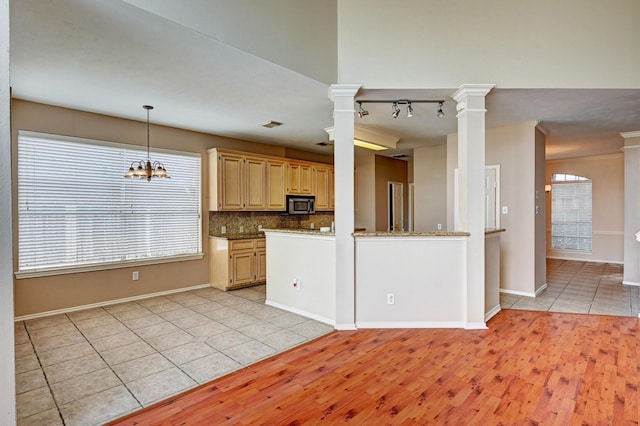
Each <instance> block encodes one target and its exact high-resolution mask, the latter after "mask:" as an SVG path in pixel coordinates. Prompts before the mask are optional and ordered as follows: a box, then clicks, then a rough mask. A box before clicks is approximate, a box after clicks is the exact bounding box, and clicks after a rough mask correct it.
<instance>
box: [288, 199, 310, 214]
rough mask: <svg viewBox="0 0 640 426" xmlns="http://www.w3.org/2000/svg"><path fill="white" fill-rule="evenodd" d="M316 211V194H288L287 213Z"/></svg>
mask: <svg viewBox="0 0 640 426" xmlns="http://www.w3.org/2000/svg"><path fill="white" fill-rule="evenodd" d="M315 212H316V197H315V195H287V213H289V214H312V213H315Z"/></svg>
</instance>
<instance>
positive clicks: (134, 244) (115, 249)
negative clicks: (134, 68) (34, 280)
mask: <svg viewBox="0 0 640 426" xmlns="http://www.w3.org/2000/svg"><path fill="white" fill-rule="evenodd" d="M145 158H146V148H145V147H140V146H135V145H124V144H116V143H109V142H101V141H93V140H84V139H78V138H70V137H63V136H54V135H44V134H38V133H33V132H25V131H20V132H19V136H18V269H19V272H28V271H31V272H35V271H43V270H45V271H46V270H59V269H73V268H78V267H87V266H91V265H108V264H116V265H117V264H120V263H127V262H134V261H142V260H152V259H163V258H170V257H176V256H184V255H193V254H198V253H200V252H201V247H202V234H201V229H202V225H201V219H200V203H201V197H200V167H201V165H200V163H201V161H200V154H194V153H186V152H178V151H166V150H158V149H153V150H152V152H151V158H152V160H157V161H160V162H162V163H164V165H165V166H166V167H167V168H168V170H169V173H170V174H171V179H154V180H152V181H151V182H147V181H146V180H139V179H125V178H124V177H123V176H124V173H125V171H126V170H127V169H128V168H129V165H130V164H131V162H132V161H135V160H141V159H145Z"/></svg>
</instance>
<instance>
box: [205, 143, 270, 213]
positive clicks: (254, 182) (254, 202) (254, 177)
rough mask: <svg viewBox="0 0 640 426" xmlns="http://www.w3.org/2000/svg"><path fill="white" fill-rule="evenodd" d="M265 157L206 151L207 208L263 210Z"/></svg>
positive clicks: (265, 172)
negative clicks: (207, 158) (207, 159)
mask: <svg viewBox="0 0 640 426" xmlns="http://www.w3.org/2000/svg"><path fill="white" fill-rule="evenodd" d="M266 184H267V160H266V159H264V158H261V157H253V156H247V155H243V154H242V153H238V152H233V151H223V150H218V149H211V150H209V210H210V211H239V210H258V211H259V210H266V209H267V191H266Z"/></svg>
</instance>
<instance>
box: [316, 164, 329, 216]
mask: <svg viewBox="0 0 640 426" xmlns="http://www.w3.org/2000/svg"><path fill="white" fill-rule="evenodd" d="M332 169H333V168H332V167H331V166H321V165H316V166H314V167H313V174H314V179H313V181H314V183H315V185H314V191H313V194H314V195H315V196H316V211H318V210H320V211H322V210H331V191H332V188H331V186H332V185H331V170H332Z"/></svg>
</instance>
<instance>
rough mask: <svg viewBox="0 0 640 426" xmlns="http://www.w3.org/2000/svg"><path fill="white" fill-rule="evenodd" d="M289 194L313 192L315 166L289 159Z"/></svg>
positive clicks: (309, 193) (310, 193)
mask: <svg viewBox="0 0 640 426" xmlns="http://www.w3.org/2000/svg"><path fill="white" fill-rule="evenodd" d="M287 174H288V180H289V188H288V190H287V193H288V194H308V195H312V194H313V166H312V165H311V164H310V163H303V162H299V161H292V160H289V167H288V173H287Z"/></svg>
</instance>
